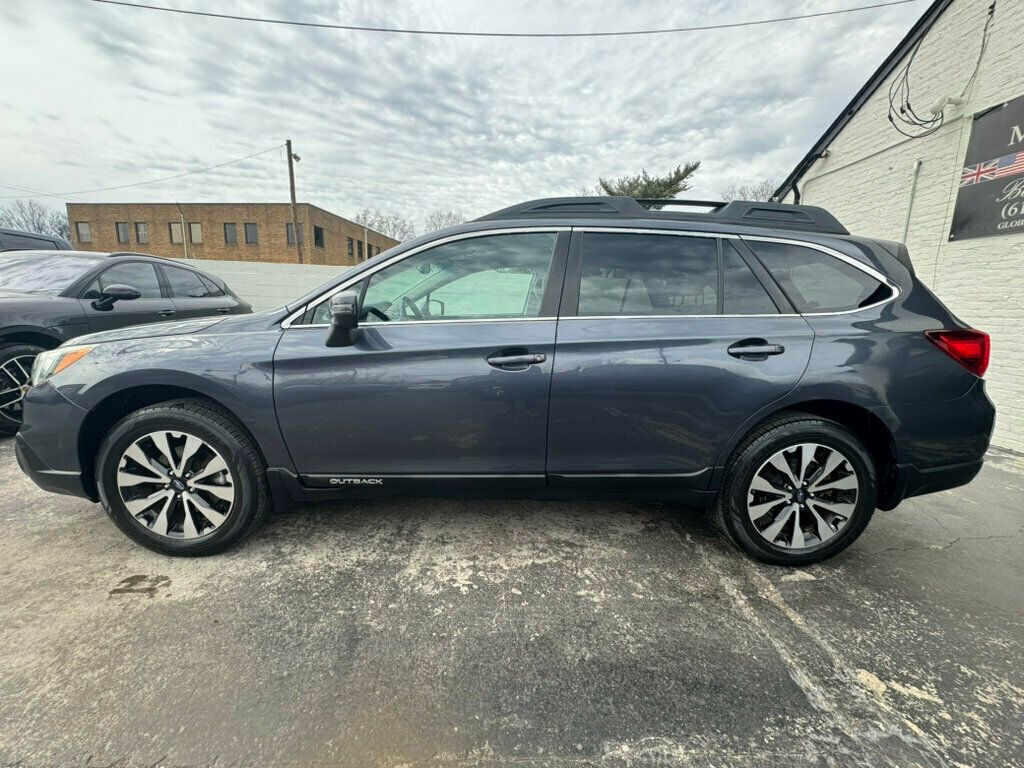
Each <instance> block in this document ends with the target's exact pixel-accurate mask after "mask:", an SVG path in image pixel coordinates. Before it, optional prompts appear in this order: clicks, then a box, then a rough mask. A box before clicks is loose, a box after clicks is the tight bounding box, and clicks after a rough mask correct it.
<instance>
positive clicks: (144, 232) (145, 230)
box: [135, 221, 149, 243]
mask: <svg viewBox="0 0 1024 768" xmlns="http://www.w3.org/2000/svg"><path fill="white" fill-rule="evenodd" d="M135 242H137V243H148V242H149V225H148V224H147V223H146V222H144V221H136V222H135Z"/></svg>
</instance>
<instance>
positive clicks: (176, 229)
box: [167, 221, 185, 244]
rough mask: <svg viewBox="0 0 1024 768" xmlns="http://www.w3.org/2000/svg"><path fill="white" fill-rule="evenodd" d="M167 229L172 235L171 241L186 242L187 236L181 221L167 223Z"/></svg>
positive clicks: (176, 242)
mask: <svg viewBox="0 0 1024 768" xmlns="http://www.w3.org/2000/svg"><path fill="white" fill-rule="evenodd" d="M167 231H168V232H169V234H170V236H171V242H172V243H175V244H178V243H183V242H185V237H184V235H183V234H182V231H181V222H180V221H170V222H168V223H167Z"/></svg>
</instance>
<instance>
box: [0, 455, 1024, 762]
mask: <svg viewBox="0 0 1024 768" xmlns="http://www.w3.org/2000/svg"><path fill="white" fill-rule="evenodd" d="M0 489H2V491H3V499H4V503H3V505H0V765H24V766H51V765H52V766H56V765H60V766H151V765H168V766H170V765H175V766H179V765H189V766H237V765H282V766H284V765H288V766H306V765H309V766H314V765H316V766H319V765H323V766H327V765H331V766H411V765H424V766H486V767H490V766H507V765H516V766H524V765H530V766H533V765H540V766H558V767H570V766H572V767H575V766H591V765H593V766H655V765H657V766H669V765H671V766H676V765H680V766H691V765H692V766H712V765H713V766H763V765H776V766H848V765H864V766H889V765H891V766H901V768H907V767H909V766H1012V765H1024V731H1022V723H1024V564H1022V563H1024V557H1022V555H1024V465H1022V463H1021V460H1020V459H1019V458H1012V457H1008V456H1003V457H994V458H993V459H992V460H991V461H990V463H989V464H988V465H987V466H986V468H985V469H984V470H983V472H982V474H981V476H980V477H979V478H978V479H977V480H976V481H975V482H974V483H973V484H972V485H971V486H969V487H968V488H966V489H962V490H959V491H951V492H946V493H942V494H938V495H935V496H930V497H923V498H920V499H914V500H912V501H910V502H908V503H906V504H904V505H903V506H902V507H901V508H900V509H899V510H897V511H895V512H890V513H883V512H879V513H877V514H876V517H875V519H874V521H873V522H872V524H871V525H870V526H869V527H868V529H867V531H866V533H865V534H864V536H863V537H862V538H861V539H860V541H859V542H857V543H856V544H855V545H854V546H853V547H852V548H851V549H849V550H847V551H846V552H845V553H843V554H842V555H840V556H838V557H837V558H835V559H833V560H831V561H829V562H826V563H823V564H820V565H816V566H813V567H810V568H807V569H804V570H789V569H779V568H770V567H766V566H761V565H758V564H755V563H753V562H751V561H750V560H748V559H747V558H746V557H745V556H744V555H742V554H741V553H740V552H739V551H738V550H735V549H733V548H732V547H731V546H730V545H729V544H728V543H727V542H725V541H723V540H722V539H721V538H719V537H718V535H717V534H716V533H715V532H714V530H713V528H712V526H711V525H710V521H709V520H707V519H706V518H705V517H704V516H703V515H701V514H700V513H695V512H692V511H689V510H684V509H677V508H672V507H670V506H666V505H658V504H620V503H576V504H570V503H533V502H521V501H515V502H502V501H494V502H443V501H425V502H420V501H380V502H359V503H339V504H331V505H319V506H313V507H306V508H300V509H297V510H296V511H294V512H292V513H290V514H288V515H283V516H277V517H275V518H273V519H272V521H271V523H270V524H269V525H268V526H267V527H266V528H265V529H264V530H262V531H260V532H259V533H257V534H255V535H254V536H253V537H252V538H251V539H249V540H248V541H247V542H246V543H245V545H243V546H242V547H241V548H239V549H236V550H234V551H232V552H230V553H228V554H225V555H222V556H218V557H213V558H207V559H202V560H180V559H177V560H176V559H170V558H166V557H162V556H160V555H156V554H152V553H149V552H148V551H146V550H144V549H141V548H139V547H138V546H136V545H134V544H132V543H131V542H130V541H128V540H127V539H126V538H124V537H123V536H122V535H121V534H120V533H119V532H118V531H117V530H116V529H115V528H114V526H113V524H111V523H110V522H109V521H108V520H107V518H106V516H105V514H104V513H103V511H102V510H101V509H100V507H99V506H96V505H92V504H89V503H88V502H82V501H80V500H77V499H72V498H69V497H60V496H53V495H49V494H45V493H43V492H42V491H40V490H38V489H37V488H36V487H35V486H33V485H32V484H31V483H30V482H29V481H28V480H27V478H25V477H24V476H22V474H21V473H20V471H19V470H18V468H17V464H16V462H15V460H14V455H13V444H12V443H11V441H10V440H3V441H0Z"/></svg>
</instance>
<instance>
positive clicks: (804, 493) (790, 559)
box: [715, 414, 876, 566]
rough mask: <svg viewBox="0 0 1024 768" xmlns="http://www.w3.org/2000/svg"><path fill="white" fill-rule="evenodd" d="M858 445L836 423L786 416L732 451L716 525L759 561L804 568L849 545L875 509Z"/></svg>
mask: <svg viewBox="0 0 1024 768" xmlns="http://www.w3.org/2000/svg"><path fill="white" fill-rule="evenodd" d="M875 498H876V473H875V468H874V465H873V463H872V460H871V456H870V454H869V453H868V452H867V450H866V448H865V447H864V445H863V443H861V441H860V440H859V439H858V438H857V437H856V436H855V435H854V434H853V433H852V432H850V431H849V430H848V429H846V428H845V427H843V426H842V425H840V424H837V423H836V422H833V421H830V420H828V419H824V418H821V417H818V416H813V415H811V414H789V415H786V416H782V417H780V418H777V419H774V420H772V421H769V422H767V423H765V424H763V425H762V426H760V427H758V428H757V429H755V430H754V432H753V433H751V434H750V435H749V436H748V437H747V438H746V439H745V440H744V441H743V442H742V443H741V444H740V446H739V447H738V448H737V449H736V451H735V452H734V454H733V456H732V458H731V459H730V461H729V463H728V465H727V467H726V478H725V483H724V486H723V488H722V489H721V491H720V492H719V494H718V499H717V500H716V504H715V518H716V522H717V523H718V526H719V527H720V528H721V529H722V531H723V532H724V533H725V534H726V535H728V536H729V538H731V539H732V540H733V541H734V542H735V543H736V544H737V545H738V546H740V547H741V548H742V549H744V550H745V551H746V552H747V553H749V554H751V555H753V556H754V557H755V558H757V559H758V560H761V561H763V562H766V563H772V564H775V565H790V566H797V565H807V564H809V563H815V562H818V561H820V560H825V559H826V558H829V557H832V556H833V555H835V554H837V553H839V552H841V551H842V550H844V549H846V547H848V546H850V544H852V543H853V542H854V541H855V540H856V539H857V537H858V536H860V534H861V532H862V531H863V530H864V528H865V526H867V524H868V521H869V520H870V519H871V516H872V514H873V513H874V510H875Z"/></svg>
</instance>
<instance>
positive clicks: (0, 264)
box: [0, 253, 98, 294]
mask: <svg viewBox="0 0 1024 768" xmlns="http://www.w3.org/2000/svg"><path fill="white" fill-rule="evenodd" d="M97 263H98V261H97V260H96V259H88V258H81V257H78V256H50V255H45V256H40V255H38V254H35V255H33V254H20V253H5V254H0V290H6V291H30V292H32V293H52V294H58V293H60V292H61V291H63V290H64V289H65V288H69V287H70V286H71V284H72V283H73V282H75V281H76V280H78V279H79V278H81V277H84V276H85V273H86V272H88V271H89V270H90V269H93V268H94V267H95V266H96V265H97Z"/></svg>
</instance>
